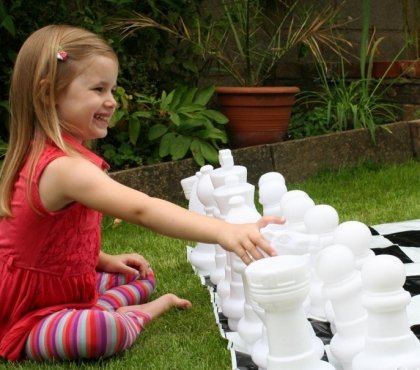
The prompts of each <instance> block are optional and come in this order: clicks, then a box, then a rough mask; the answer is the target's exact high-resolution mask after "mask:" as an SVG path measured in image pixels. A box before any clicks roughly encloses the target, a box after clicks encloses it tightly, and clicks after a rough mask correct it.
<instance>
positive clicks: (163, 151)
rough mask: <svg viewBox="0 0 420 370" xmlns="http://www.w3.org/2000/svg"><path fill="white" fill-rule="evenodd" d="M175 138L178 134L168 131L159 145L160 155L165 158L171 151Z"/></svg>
mask: <svg viewBox="0 0 420 370" xmlns="http://www.w3.org/2000/svg"><path fill="white" fill-rule="evenodd" d="M175 138H176V135H175V134H174V133H173V132H168V133H167V134H165V135H164V136H163V137H162V140H161V141H160V145H159V156H160V157H161V158H165V157H166V156H167V155H169V154H170V153H171V145H172V142H173V141H174V140H175Z"/></svg>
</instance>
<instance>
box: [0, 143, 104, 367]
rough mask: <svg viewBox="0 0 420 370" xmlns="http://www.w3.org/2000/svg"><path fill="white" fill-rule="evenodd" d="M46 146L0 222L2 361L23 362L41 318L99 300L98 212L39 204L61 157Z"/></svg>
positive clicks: (89, 155) (23, 175) (91, 157)
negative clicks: (48, 170) (45, 179)
mask: <svg viewBox="0 0 420 370" xmlns="http://www.w3.org/2000/svg"><path fill="white" fill-rule="evenodd" d="M65 139H66V141H67V142H69V144H71V145H72V147H73V148H75V149H76V150H77V151H79V152H80V153H81V154H82V155H83V156H84V157H85V158H87V159H88V160H90V161H91V162H93V163H94V164H96V165H97V166H98V167H100V168H102V169H104V170H105V169H108V168H109V167H108V165H107V163H106V162H105V161H103V160H102V159H101V158H100V157H98V156H96V155H95V154H94V153H92V152H91V151H89V150H88V149H87V148H85V147H84V146H82V145H81V144H79V143H78V142H77V141H75V140H74V139H72V138H69V137H66V138H65ZM65 155H66V153H64V152H63V151H62V150H61V149H59V148H57V147H56V146H55V145H53V144H52V143H49V144H47V145H46V147H45V149H44V151H43V153H42V155H41V157H40V159H39V162H38V164H37V166H36V170H35V176H34V179H33V181H32V191H31V196H32V202H33V206H34V208H35V210H36V211H35V210H34V209H33V207H31V205H30V203H29V202H28V199H27V196H26V191H27V183H26V179H27V177H26V175H27V166H26V165H24V166H23V169H22V170H21V172H20V174H19V178H18V180H17V181H16V183H15V187H14V193H13V198H12V203H11V205H12V214H13V217H10V218H0V357H2V358H5V359H8V360H12V361H15V360H19V359H21V358H23V355H24V354H23V349H24V345H25V341H26V339H27V336H28V334H29V330H30V329H31V328H32V327H33V326H34V324H36V323H37V322H38V321H39V320H41V319H42V318H44V317H45V316H46V315H49V314H51V313H53V312H56V311H59V310H61V309H64V308H88V307H91V306H93V305H94V304H95V303H96V301H97V291H96V288H95V286H96V271H95V268H96V265H97V262H98V256H99V250H100V238H101V237H100V232H101V230H100V223H101V219H102V214H101V213H99V212H97V211H95V210H92V209H88V208H86V207H85V206H83V205H81V204H78V203H73V204H71V205H70V206H68V207H66V208H65V209H63V210H60V211H58V212H49V211H48V210H46V209H45V208H44V207H43V205H42V202H41V199H40V195H39V179H40V177H41V175H42V173H43V171H44V169H45V167H46V166H47V165H48V164H49V163H50V162H52V161H53V160H55V159H57V158H58V157H61V156H65Z"/></svg>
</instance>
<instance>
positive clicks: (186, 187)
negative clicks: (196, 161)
mask: <svg viewBox="0 0 420 370" xmlns="http://www.w3.org/2000/svg"><path fill="white" fill-rule="evenodd" d="M200 176H201V172H200V171H198V172H196V174H195V175H194V176H190V177H187V178H185V179H182V180H181V186H182V189H183V191H184V195H185V198H186V199H187V200H188V209H189V210H190V211H191V212H195V213H198V214H199V215H204V214H205V211H204V206H203V204H202V203H201V202H200V200H199V199H198V196H197V185H198V179H199V178H200Z"/></svg>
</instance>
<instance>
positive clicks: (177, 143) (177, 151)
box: [171, 135, 191, 161]
mask: <svg viewBox="0 0 420 370" xmlns="http://www.w3.org/2000/svg"><path fill="white" fill-rule="evenodd" d="M190 144H191V138H190V137H187V136H182V135H179V136H178V137H177V138H176V139H175V140H174V141H173V142H172V145H171V156H172V159H173V160H174V161H176V160H178V159H182V158H184V157H185V155H186V154H187V152H188V150H189V149H190Z"/></svg>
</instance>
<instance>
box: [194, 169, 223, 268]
mask: <svg viewBox="0 0 420 370" xmlns="http://www.w3.org/2000/svg"><path fill="white" fill-rule="evenodd" d="M212 171H213V166H211V165H206V166H203V167H201V169H200V173H201V176H200V177H199V179H198V183H197V189H196V192H197V197H198V200H199V201H200V203H201V204H203V206H204V211H205V214H206V215H207V216H211V217H212V216H213V214H214V212H215V210H216V209H217V206H216V202H215V200H214V198H213V192H214V187H213V183H212V181H211V178H210V173H211V172H212ZM215 253H216V251H215V245H214V244H208V243H197V246H196V247H195V248H194V249H192V250H191V252H190V254H189V256H188V259H189V261H190V263H191V264H192V265H193V266H194V267H195V268H196V269H197V271H198V273H199V274H200V275H202V276H208V275H210V273H211V272H212V271H213V270H214V269H215V268H216V262H215Z"/></svg>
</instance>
